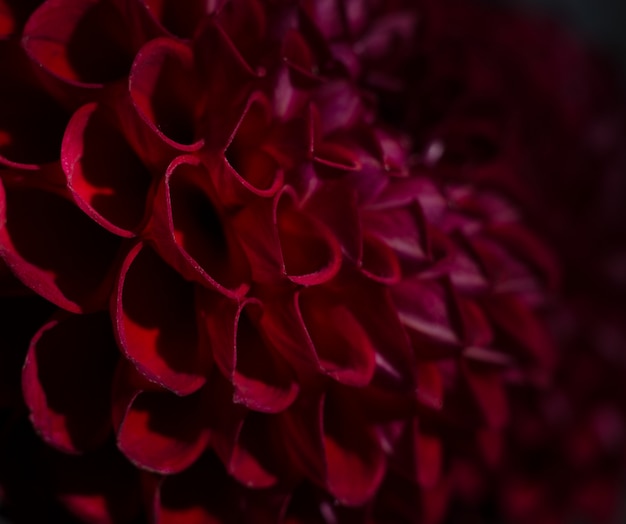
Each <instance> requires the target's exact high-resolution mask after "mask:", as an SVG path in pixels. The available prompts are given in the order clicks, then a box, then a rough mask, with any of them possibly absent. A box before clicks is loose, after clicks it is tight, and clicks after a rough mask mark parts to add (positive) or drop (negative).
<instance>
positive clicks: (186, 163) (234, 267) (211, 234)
mask: <svg viewBox="0 0 626 524" xmlns="http://www.w3.org/2000/svg"><path fill="white" fill-rule="evenodd" d="M209 184H210V182H209V176H208V174H207V173H206V171H205V169H204V168H203V167H202V165H201V164H200V162H199V161H198V160H197V159H196V158H195V157H191V156H181V157H178V158H177V159H175V160H174V161H173V162H172V163H171V165H170V167H169V168H168V170H167V173H166V174H165V177H164V178H163V180H162V181H161V184H160V185H159V188H158V191H157V195H156V198H155V205H154V215H153V222H152V228H153V231H152V237H153V239H154V243H155V245H156V249H157V250H158V251H159V254H160V255H161V256H162V257H163V258H164V259H165V260H167V262H168V263H169V264H171V265H172V266H174V267H175V268H177V269H178V270H179V271H180V272H181V273H182V274H183V275H185V277H186V278H188V279H189V280H195V281H197V282H199V283H201V284H204V285H205V286H207V287H210V288H212V289H215V290H217V291H219V292H220V293H222V294H224V295H226V296H230V297H239V296H242V295H244V294H245V293H246V291H247V290H248V284H247V281H248V280H249V278H250V268H249V264H248V260H247V258H246V255H245V253H244V251H243V249H242V248H241V247H240V245H239V242H238V240H237V238H236V237H235V235H234V234H233V233H232V231H231V230H230V228H229V227H228V222H227V221H226V220H225V219H224V217H223V216H222V214H223V210H222V209H218V208H217V207H216V204H215V203H214V202H215V201H214V199H213V196H212V193H213V190H212V188H211V187H210V186H209Z"/></svg>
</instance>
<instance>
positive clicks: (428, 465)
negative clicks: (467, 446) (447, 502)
mask: <svg viewBox="0 0 626 524" xmlns="http://www.w3.org/2000/svg"><path fill="white" fill-rule="evenodd" d="M394 454H395V455H394V458H393V460H394V462H393V464H394V465H395V467H396V468H397V470H398V472H400V473H401V474H402V475H404V476H406V477H407V478H409V479H410V480H412V481H416V482H417V483H418V484H419V485H420V486H422V487H424V488H432V487H435V486H436V485H437V484H438V482H439V479H440V476H441V473H442V459H443V446H442V444H441V441H440V439H439V438H437V437H436V436H432V435H429V434H427V433H424V431H423V430H421V429H420V427H419V424H418V421H417V420H416V419H413V420H411V421H409V423H408V424H407V427H406V428H405V430H404V432H403V434H402V437H401V440H400V442H399V443H398V444H397V445H396V449H395V450H394Z"/></svg>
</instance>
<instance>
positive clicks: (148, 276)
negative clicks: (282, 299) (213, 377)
mask: <svg viewBox="0 0 626 524" xmlns="http://www.w3.org/2000/svg"><path fill="white" fill-rule="evenodd" d="M112 309H113V316H114V319H115V330H116V335H117V338H118V340H119V344H120V347H121V349H122V351H123V352H124V354H125V355H126V356H127V357H128V359H129V360H130V361H131V362H132V363H133V364H134V365H135V366H136V367H137V369H138V370H139V372H140V373H142V374H143V375H145V376H146V377H147V378H149V379H150V380H151V381H153V382H155V383H157V384H160V385H162V386H163V387H165V388H167V389H170V390H171V391H174V392H175V393H178V394H180V395H185V394H189V393H191V392H193V391H196V390H197V389H199V388H200V387H202V385H203V384H204V383H205V381H206V374H207V373H208V370H209V366H210V355H209V352H208V350H207V348H205V347H203V346H201V344H200V343H199V338H198V332H197V327H196V311H195V302H194V287H193V285H192V284H190V283H189V282H187V281H185V280H183V279H182V278H181V277H180V276H179V275H178V274H177V273H176V272H175V271H174V270H173V269H172V268H170V267H169V266H168V265H166V264H165V262H163V261H162V260H161V259H160V258H159V257H158V255H157V254H156V253H154V251H152V249H150V248H149V247H147V246H144V245H142V244H137V245H136V246H135V247H134V248H133V249H132V250H131V251H130V253H129V255H128V257H127V258H126V260H125V261H124V264H123V266H122V269H121V272H120V279H119V281H118V283H117V290H116V293H115V295H114V296H113V303H112Z"/></svg>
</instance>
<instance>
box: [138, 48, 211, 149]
mask: <svg viewBox="0 0 626 524" xmlns="http://www.w3.org/2000/svg"><path fill="white" fill-rule="evenodd" d="M129 89H130V96H131V99H132V101H133V104H134V106H135V108H136V110H137V112H138V113H139V115H140V116H141V118H142V119H143V120H144V122H145V123H146V124H147V125H148V127H149V128H150V129H151V130H152V131H153V133H154V134H156V135H157V136H159V137H160V138H161V139H162V140H163V141H164V142H165V143H166V144H167V145H169V146H171V147H174V148H175V149H178V150H180V151H188V152H189V151H196V150H198V149H200V148H201V147H202V145H203V144H204V140H203V138H202V137H201V136H200V134H201V133H200V129H199V127H198V126H199V119H200V114H199V112H200V111H202V109H203V107H204V104H203V103H202V98H201V95H200V91H199V83H198V78H197V75H196V72H195V68H194V60H193V53H192V51H191V49H190V48H189V47H188V46H186V45H184V44H183V43H181V42H177V41H175V40H171V39H167V38H157V39H155V40H152V41H150V42H149V43H148V44H146V45H145V46H144V47H143V48H142V49H141V50H140V51H139V53H137V56H136V58H135V62H134V63H133V67H132V70H131V73H130V80H129Z"/></svg>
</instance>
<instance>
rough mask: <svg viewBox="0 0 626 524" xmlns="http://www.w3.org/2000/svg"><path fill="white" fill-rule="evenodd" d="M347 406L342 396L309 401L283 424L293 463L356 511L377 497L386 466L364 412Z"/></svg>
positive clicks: (301, 405)
mask: <svg viewBox="0 0 626 524" xmlns="http://www.w3.org/2000/svg"><path fill="white" fill-rule="evenodd" d="M344 404H345V403H344V399H342V398H341V395H340V394H333V395H327V396H325V397H318V398H317V399H316V400H314V399H307V400H306V401H304V402H301V403H298V404H296V405H295V406H296V407H297V409H291V410H289V411H287V412H286V414H285V416H284V417H283V418H282V423H283V424H284V428H283V429H284V430H285V432H286V433H287V435H288V436H289V439H288V443H289V444H288V446H289V450H290V452H291V453H293V456H292V457H291V458H292V460H293V461H294V462H295V463H297V464H299V465H300V467H301V468H303V469H304V471H306V472H307V474H308V475H309V477H310V478H311V479H313V480H315V481H316V482H318V483H321V485H322V486H323V487H324V488H325V489H327V490H328V491H329V492H330V494H331V495H332V496H333V497H335V498H336V499H337V500H338V501H339V502H341V503H342V504H345V505H347V506H358V505H362V504H364V503H365V502H366V501H367V500H368V499H369V498H371V497H372V495H373V494H374V493H375V491H376V489H377V488H378V486H379V484H380V482H381V481H382V478H383V475H384V473H385V469H386V462H385V458H384V454H383V451H382V449H381V447H380V444H379V442H378V438H377V437H376V435H375V434H374V432H373V431H372V430H371V428H370V427H368V425H367V423H366V421H365V419H364V418H363V416H362V412H361V410H360V408H359V407H358V406H357V405H353V404H349V405H344ZM348 414H349V415H350V418H349V420H346V416H347V415H348Z"/></svg>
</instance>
